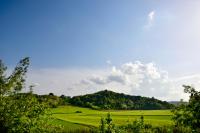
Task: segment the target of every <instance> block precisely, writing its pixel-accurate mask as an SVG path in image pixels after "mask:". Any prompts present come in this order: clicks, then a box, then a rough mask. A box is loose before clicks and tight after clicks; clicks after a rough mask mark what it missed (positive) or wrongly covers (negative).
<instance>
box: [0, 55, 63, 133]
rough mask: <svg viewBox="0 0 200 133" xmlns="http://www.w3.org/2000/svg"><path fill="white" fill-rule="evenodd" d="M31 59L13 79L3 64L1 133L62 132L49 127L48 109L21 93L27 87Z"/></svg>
mask: <svg viewBox="0 0 200 133" xmlns="http://www.w3.org/2000/svg"><path fill="white" fill-rule="evenodd" d="M28 66H29V58H24V59H23V60H21V61H20V62H19V64H18V65H17V66H16V67H15V69H14V71H13V72H12V73H11V75H10V76H6V69H7V68H6V67H5V66H4V64H3V63H2V61H1V60H0V132H3V133H6V132H12V133H15V132H16V133H24V132H26V133H29V132H30V133H37V132H55V131H56V130H57V131H59V128H57V127H54V126H53V125H50V124H48V122H49V121H50V120H51V119H50V118H49V113H48V107H47V105H46V103H43V102H39V101H38V98H36V96H35V95H33V94H32V87H30V89H31V90H30V92H29V93H27V94H23V93H20V92H21V90H22V88H23V87H24V83H25V74H26V72H27V69H28Z"/></svg>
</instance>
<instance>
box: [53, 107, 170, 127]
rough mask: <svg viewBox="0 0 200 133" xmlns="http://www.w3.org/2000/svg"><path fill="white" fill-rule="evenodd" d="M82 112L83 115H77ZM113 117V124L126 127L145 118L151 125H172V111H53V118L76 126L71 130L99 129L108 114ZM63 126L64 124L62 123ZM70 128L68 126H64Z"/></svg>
mask: <svg viewBox="0 0 200 133" xmlns="http://www.w3.org/2000/svg"><path fill="white" fill-rule="evenodd" d="M76 111H81V112H82V113H76ZM108 112H110V114H111V115H112V119H113V122H114V123H115V124H116V125H124V124H127V123H131V122H133V121H134V120H137V119H139V118H140V117H141V115H143V116H144V120H145V122H146V123H151V124H152V125H154V126H159V125H160V126H161V125H171V124H172V121H171V111H170V110H127V111H124V110H117V111H116V110H103V111H99V110H92V109H88V108H81V107H75V106H60V107H58V108H54V109H52V113H53V117H54V118H57V119H60V120H63V121H65V122H68V123H70V124H75V125H74V126H73V125H72V126H69V127H70V128H77V127H78V125H80V126H82V127H80V128H83V127H86V128H87V127H88V126H89V127H98V126H99V124H100V119H101V117H106V115H107V113H108ZM61 124H62V123H61ZM64 126H65V127H66V128H68V124H67V123H65V125H64Z"/></svg>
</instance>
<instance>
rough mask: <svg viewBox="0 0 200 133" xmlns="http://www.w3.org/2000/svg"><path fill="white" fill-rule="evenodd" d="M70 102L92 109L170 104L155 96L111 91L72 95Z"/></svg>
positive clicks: (155, 106)
mask: <svg viewBox="0 0 200 133" xmlns="http://www.w3.org/2000/svg"><path fill="white" fill-rule="evenodd" d="M69 102H70V104H72V105H76V106H81V107H89V108H93V109H122V110H123V109H124V110H125V109H136V110H140V109H141V110H153V109H170V108H172V107H173V105H172V104H170V103H168V102H166V101H161V100H158V99H155V98H148V97H142V96H131V95H125V94H123V93H116V92H113V91H108V90H104V91H99V92H96V93H94V94H87V95H82V96H74V97H72V98H70V100H69Z"/></svg>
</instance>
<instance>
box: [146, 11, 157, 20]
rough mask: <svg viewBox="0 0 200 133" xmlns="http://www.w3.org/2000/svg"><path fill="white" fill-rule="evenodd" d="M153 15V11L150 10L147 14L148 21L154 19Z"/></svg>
mask: <svg viewBox="0 0 200 133" xmlns="http://www.w3.org/2000/svg"><path fill="white" fill-rule="evenodd" d="M154 15H155V11H151V12H150V13H149V14H148V17H149V21H153V20H154Z"/></svg>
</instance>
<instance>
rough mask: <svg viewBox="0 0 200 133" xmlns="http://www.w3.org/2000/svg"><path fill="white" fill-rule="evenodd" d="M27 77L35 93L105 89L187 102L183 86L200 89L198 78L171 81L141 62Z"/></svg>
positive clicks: (35, 72)
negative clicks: (33, 86) (192, 86)
mask: <svg viewBox="0 0 200 133" xmlns="http://www.w3.org/2000/svg"><path fill="white" fill-rule="evenodd" d="M27 77H28V79H27V86H28V85H31V84H34V85H35V88H34V92H35V93H39V94H48V93H50V92H53V93H55V94H56V95H61V94H64V95H68V96H74V95H83V94H87V93H94V92H96V91H100V90H105V89H108V90H112V91H116V92H120V93H125V94H130V95H141V96H147V97H155V98H158V99H161V100H168V101H171V100H180V99H182V98H183V99H185V100H187V99H188V95H187V94H184V92H183V88H182V85H183V84H187V85H194V86H195V87H200V75H189V76H183V77H177V78H171V77H169V75H168V72H167V71H165V70H162V69H161V68H159V67H158V66H157V65H156V64H155V63H152V62H150V63H146V64H145V63H142V62H140V61H135V62H128V63H124V64H122V65H121V66H118V67H116V66H112V67H111V66H110V67H109V68H104V69H103V68H102V69H83V68H77V69H32V70H30V71H29V73H28V75H27ZM26 91H27V89H26Z"/></svg>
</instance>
